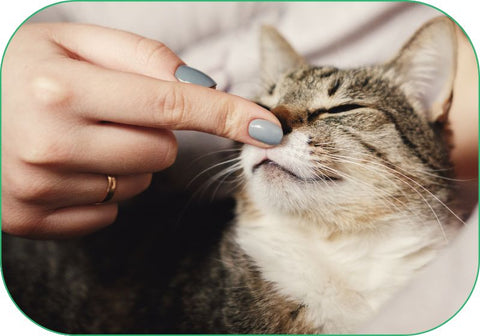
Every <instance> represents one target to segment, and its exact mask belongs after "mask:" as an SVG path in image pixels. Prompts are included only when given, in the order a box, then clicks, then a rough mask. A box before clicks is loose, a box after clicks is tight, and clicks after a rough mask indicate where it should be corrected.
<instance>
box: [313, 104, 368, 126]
mask: <svg viewBox="0 0 480 336" xmlns="http://www.w3.org/2000/svg"><path fill="white" fill-rule="evenodd" d="M365 107H366V106H364V105H360V104H343V105H337V106H334V107H331V108H328V109H326V108H320V109H316V110H314V111H313V112H309V113H308V121H309V122H311V121H313V120H315V119H316V118H317V117H318V116H319V115H321V114H325V113H329V114H336V113H342V112H347V111H352V110H356V109H360V108H365Z"/></svg>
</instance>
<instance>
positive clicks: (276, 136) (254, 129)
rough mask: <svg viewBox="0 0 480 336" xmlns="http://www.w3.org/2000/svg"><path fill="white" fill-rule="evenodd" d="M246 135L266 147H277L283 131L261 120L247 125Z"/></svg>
mask: <svg viewBox="0 0 480 336" xmlns="http://www.w3.org/2000/svg"><path fill="white" fill-rule="evenodd" d="M248 134H249V135H250V136H251V137H252V138H254V139H256V140H258V141H261V142H263V143H265V144H267V145H278V144H279V143H280V142H281V141H282V138H283V131H282V129H281V128H280V127H279V126H277V125H275V124H274V123H272V122H270V121H268V120H263V119H255V120H253V121H251V122H250V125H248Z"/></svg>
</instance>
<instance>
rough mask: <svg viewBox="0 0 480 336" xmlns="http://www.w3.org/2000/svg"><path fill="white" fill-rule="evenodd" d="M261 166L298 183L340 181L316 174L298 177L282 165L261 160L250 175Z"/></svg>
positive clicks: (336, 178)
mask: <svg viewBox="0 0 480 336" xmlns="http://www.w3.org/2000/svg"><path fill="white" fill-rule="evenodd" d="M262 166H267V167H270V168H273V169H278V170H280V171H282V172H284V173H286V174H287V175H289V176H291V177H293V178H294V179H297V180H300V181H303V182H315V181H338V180H340V178H339V177H337V176H329V175H323V174H316V175H315V177H302V176H298V175H297V174H295V173H294V172H292V171H291V170H289V169H287V168H285V167H284V166H282V165H280V164H278V163H277V162H275V161H272V160H270V159H263V160H262V161H260V162H259V163H257V164H256V165H254V166H253V167H252V173H255V171H257V170H258V169H259V168H260V167H262Z"/></svg>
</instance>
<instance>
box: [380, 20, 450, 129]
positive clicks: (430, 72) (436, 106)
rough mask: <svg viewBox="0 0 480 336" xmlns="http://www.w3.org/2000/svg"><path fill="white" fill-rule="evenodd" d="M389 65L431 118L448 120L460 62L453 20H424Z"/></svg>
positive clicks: (404, 87) (396, 77)
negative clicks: (457, 67)
mask: <svg viewBox="0 0 480 336" xmlns="http://www.w3.org/2000/svg"><path fill="white" fill-rule="evenodd" d="M387 66H389V67H392V68H393V69H394V74H393V75H394V76H395V80H396V81H399V84H400V86H401V87H402V89H404V91H405V92H406V94H407V97H412V98H413V99H414V100H415V102H414V103H415V104H416V105H417V107H418V108H419V109H421V111H422V113H425V114H426V116H427V118H428V120H429V121H431V122H435V121H440V122H443V121H446V120H447V117H448V110H449V108H450V104H451V100H452V96H453V82H454V79H455V73H456V66H457V39H456V32H455V23H454V22H453V21H451V20H450V19H448V18H447V17H439V18H435V19H433V20H431V21H429V22H427V23H426V24H424V25H423V26H422V27H421V28H420V29H419V30H418V31H417V32H416V33H415V34H414V35H413V36H412V37H411V38H410V40H409V41H408V42H407V43H406V44H405V45H404V46H403V48H402V49H401V50H400V52H399V53H398V55H397V56H396V57H395V58H394V59H393V60H392V61H391V62H390V63H388V64H387ZM392 68H391V69H392ZM397 83H398V82H397ZM418 105H419V106H418Z"/></svg>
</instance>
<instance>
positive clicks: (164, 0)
mask: <svg viewBox="0 0 480 336" xmlns="http://www.w3.org/2000/svg"><path fill="white" fill-rule="evenodd" d="M169 1H170V0H138V1H136V0H65V1H59V2H55V3H52V4H49V5H47V6H45V7H43V8H40V9H39V10H37V11H35V12H34V13H32V14H31V15H29V16H28V17H27V18H26V19H25V20H24V21H23V22H22V23H21V24H20V25H19V26H18V27H17V28H16V29H15V31H14V32H13V34H12V36H11V37H10V39H9V40H8V42H7V44H6V46H5V50H4V51H3V54H2V61H1V63H0V74H1V70H2V68H3V60H4V58H5V53H6V50H7V48H8V46H9V45H10V42H11V41H12V38H13V36H14V35H15V34H16V33H17V31H18V29H20V27H21V26H22V25H23V24H25V22H26V21H28V20H29V19H30V18H31V17H33V16H34V15H36V14H37V13H39V12H41V11H43V10H45V9H47V8H49V7H53V6H56V5H59V4H64V3H70V2H169ZM190 1H192V0H177V1H171V2H190ZM246 1H248V0H241V1H238V0H237V1H236V0H210V1H205V2H246ZM254 1H258V0H254ZM295 1H302V0H294V1H288V0H264V2H295ZM303 1H305V0H303ZM193 2H202V0H193ZM259 2H260V1H259ZM306 2H327V1H326V0H306ZM334 2H410V3H417V4H420V5H424V6H428V7H430V8H433V9H435V10H436V11H438V12H439V13H442V14H444V15H445V16H447V17H449V18H450V19H451V20H452V21H453V22H455V24H456V25H457V26H458V27H459V28H460V29H461V30H462V31H463V33H464V34H465V36H466V37H467V39H468V41H469V43H470V45H471V47H472V50H473V52H474V54H475V58H476V61H477V73H479V75H480V72H479V62H478V54H477V52H476V50H475V47H474V45H473V43H472V40H471V39H470V37H469V36H468V34H467V32H466V31H465V29H463V27H462V26H461V25H460V24H459V23H458V22H457V21H456V20H455V19H454V18H453V17H451V16H450V15H449V14H447V13H446V12H444V11H443V10H441V9H439V8H438V7H436V6H434V5H431V4H428V3H424V2H421V1H415V0H334ZM479 84H480V83H479ZM1 88H2V80H1V75H0V91H1ZM479 88H480V85H479ZM479 106H480V89H479ZM0 113H1V106H0ZM0 124H1V121H0ZM0 134H1V129H0ZM479 144H480V139H479ZM0 151H1V149H0ZM0 171H1V167H0ZM479 182H480V181H479ZM478 186H479V188H480V183H479V185H478ZM0 187H1V181H0ZM0 200H1V196H0ZM477 208H478V203H477ZM0 214H1V205H0ZM479 225H480V223H479ZM0 230H1V222H0ZM2 235H3V232H2V233H0V273H1V274H2V281H3V286H4V287H5V290H6V292H7V294H8V296H9V297H10V299H11V300H12V302H13V304H14V305H15V307H17V309H18V310H19V311H20V312H21V313H22V314H23V315H24V316H25V317H26V318H27V319H28V320H30V321H32V322H33V323H34V324H36V325H37V326H39V327H41V328H43V329H44V330H47V331H49V332H52V333H56V334H58V335H66V334H65V333H61V332H59V331H55V330H51V329H48V328H47V327H44V326H42V325H41V324H39V323H37V322H36V321H35V320H33V319H31V318H30V317H29V316H28V315H27V314H26V313H24V312H23V310H22V309H20V307H18V305H17V303H16V302H15V300H14V299H13V298H12V296H11V294H10V291H9V290H8V287H7V285H6V283H5V279H4V277H3V262H2V258H1V257H2ZM478 238H479V241H480V234H479V237H478ZM478 248H479V250H478V254H479V255H478V257H479V259H478V260H479V265H477V274H476V277H475V282H474V284H473V287H472V289H471V291H470V293H469V295H468V297H467V299H466V300H465V302H464V303H463V304H462V305H461V306H460V308H458V310H457V312H456V313H455V314H453V315H452V316H451V317H450V318H448V319H447V320H445V321H444V322H442V323H441V324H439V325H437V326H435V327H433V328H431V329H428V330H424V331H421V332H418V333H413V334H408V335H412V336H413V335H421V334H425V333H428V332H431V331H433V330H436V329H438V328H440V327H441V326H443V325H444V324H446V323H448V322H449V321H450V320H452V319H453V318H454V317H455V316H457V314H458V313H459V312H460V311H461V310H462V309H463V307H465V305H466V304H467V302H468V300H469V299H470V297H471V296H472V293H473V291H474V290H475V287H476V285H477V282H478V276H479V270H480V243H479V246H478ZM75 335H110V336H114V335H117V334H75ZM118 335H122V336H123V335H138V336H140V335H139V334H118ZM145 335H155V334H141V336H145ZM178 335H181V334H178ZM350 335H363V336H368V334H350ZM375 335H378V336H380V335H393V336H402V335H403V334H375ZM338 336H340V335H338Z"/></svg>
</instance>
